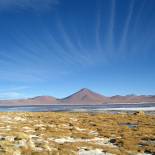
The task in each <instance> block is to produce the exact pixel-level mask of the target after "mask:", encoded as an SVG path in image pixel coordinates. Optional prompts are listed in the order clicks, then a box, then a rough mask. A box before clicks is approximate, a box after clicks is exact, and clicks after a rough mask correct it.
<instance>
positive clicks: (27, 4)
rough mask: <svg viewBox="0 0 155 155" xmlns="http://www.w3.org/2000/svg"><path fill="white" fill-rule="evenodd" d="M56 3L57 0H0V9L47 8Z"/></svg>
mask: <svg viewBox="0 0 155 155" xmlns="http://www.w3.org/2000/svg"><path fill="white" fill-rule="evenodd" d="M58 3H59V1H58V0H0V10H8V9H12V8H18V9H32V10H48V9H51V7H53V5H57V4H58Z"/></svg>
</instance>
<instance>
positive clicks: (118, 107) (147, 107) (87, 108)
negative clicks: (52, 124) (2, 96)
mask: <svg viewBox="0 0 155 155" xmlns="http://www.w3.org/2000/svg"><path fill="white" fill-rule="evenodd" d="M140 110H144V111H152V112H155V103H144V104H104V105H31V106H1V107H0V111H1V112H6V111H7V112H18V111H30V112H37V111H38V112H39V111H44V112H46V111H77V112H102V111H103V112H104V111H114V112H115V111H116V112H118V111H140Z"/></svg>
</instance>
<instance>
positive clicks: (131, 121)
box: [0, 112, 155, 155]
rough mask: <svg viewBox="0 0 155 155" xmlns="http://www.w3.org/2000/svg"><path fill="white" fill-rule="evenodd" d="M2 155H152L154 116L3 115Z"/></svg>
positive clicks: (154, 151) (154, 148)
mask: <svg viewBox="0 0 155 155" xmlns="http://www.w3.org/2000/svg"><path fill="white" fill-rule="evenodd" d="M0 120H1V121H0V154H1V155H31V154H32V155H88V154H89V155H149V154H150V155H152V154H155V116H154V115H146V114H144V113H143V112H140V113H136V114H127V113H120V114H110V113H77V112H76V113H74V112H70V113H69V112H34V113H31V112H22V113H20V112H19V113H12V112H10V113H6V112H4V113H3V112H2V113H0Z"/></svg>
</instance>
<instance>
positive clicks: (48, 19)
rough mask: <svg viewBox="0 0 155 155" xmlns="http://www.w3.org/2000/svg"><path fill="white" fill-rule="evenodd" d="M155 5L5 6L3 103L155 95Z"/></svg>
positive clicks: (99, 1) (108, 0)
mask: <svg viewBox="0 0 155 155" xmlns="http://www.w3.org/2000/svg"><path fill="white" fill-rule="evenodd" d="M154 79H155V1H154V0H125V1H124V0H1V1H0V99H10V98H23V97H24V98H25V97H31V96H36V95H53V96H56V97H64V96H67V95H69V94H70V93H73V92H75V91H77V90H78V89H81V88H83V87H86V88H90V89H92V90H94V91H97V92H99V93H102V94H104V95H108V96H110V95H116V94H120V95H125V94H155V80H154Z"/></svg>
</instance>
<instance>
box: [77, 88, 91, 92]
mask: <svg viewBox="0 0 155 155" xmlns="http://www.w3.org/2000/svg"><path fill="white" fill-rule="evenodd" d="M78 92H92V91H91V90H90V89H88V88H82V89H81V90H79V91H78Z"/></svg>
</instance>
